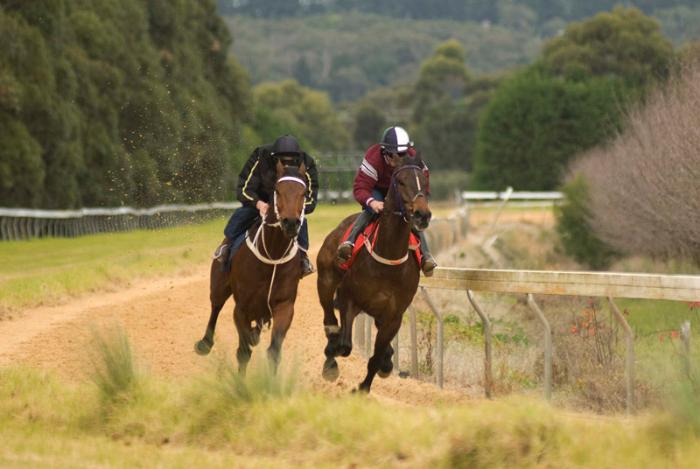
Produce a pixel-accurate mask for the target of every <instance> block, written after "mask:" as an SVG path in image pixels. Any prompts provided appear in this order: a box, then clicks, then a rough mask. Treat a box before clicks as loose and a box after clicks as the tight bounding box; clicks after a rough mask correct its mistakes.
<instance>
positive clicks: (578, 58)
mask: <svg viewBox="0 0 700 469" xmlns="http://www.w3.org/2000/svg"><path fill="white" fill-rule="evenodd" d="M672 59H673V47H672V45H671V43H670V41H669V40H668V39H666V38H665V37H664V36H663V35H662V33H661V31H660V28H659V24H658V23H657V22H656V21H655V20H654V19H652V18H650V17H648V16H646V15H644V14H643V13H642V12H641V11H639V10H637V9H634V8H622V7H617V8H615V9H614V10H613V11H612V12H606V13H599V14H598V15H596V16H595V17H593V18H591V19H589V20H587V21H584V22H581V23H573V24H571V25H570V26H569V27H568V28H567V29H566V31H565V33H564V35H562V36H561V37H558V38H555V39H553V40H551V41H550V42H548V43H547V44H546V45H545V47H544V51H543V54H542V58H541V64H542V66H543V67H544V70H546V71H547V72H548V73H550V74H552V75H556V76H561V77H564V78H567V79H573V80H585V79H588V78H590V77H597V76H615V77H619V78H621V79H622V80H624V81H625V83H627V84H628V85H629V86H633V87H644V86H647V85H649V84H653V83H654V82H657V81H659V80H664V79H665V78H666V77H667V76H668V71H669V65H670V63H671V60H672Z"/></svg>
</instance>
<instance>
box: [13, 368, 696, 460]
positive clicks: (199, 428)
mask: <svg viewBox="0 0 700 469" xmlns="http://www.w3.org/2000/svg"><path fill="white" fill-rule="evenodd" d="M212 379H216V380H218V382H219V385H218V386H215V385H212V383H213V381H212ZM275 379H276V378H267V379H266V380H263V382H268V383H269V382H271V381H274V380H275ZM248 382H249V389H248V391H249V392H251V393H255V394H256V395H258V396H260V397H261V398H259V399H254V400H251V399H246V398H241V396H239V395H237V394H236V393H235V392H222V391H223V390H225V386H223V383H226V380H223V379H221V378H220V377H219V376H218V375H212V376H211V377H209V378H206V379H205V378H201V379H196V380H190V381H188V382H164V381H158V380H155V379H153V378H149V377H147V376H146V377H142V378H141V385H140V386H138V387H134V388H132V391H129V392H128V394H127V395H125V396H124V398H123V399H120V400H119V401H117V402H112V403H105V402H104V401H103V400H101V399H100V397H99V396H100V393H99V392H98V391H97V390H96V389H95V388H94V387H93V386H92V385H90V384H87V383H85V384H78V385H73V386H68V385H66V384H65V383H62V382H60V381H58V380H56V378H54V377H53V376H51V375H48V374H46V373H41V372H39V371H35V370H31V371H30V370H26V369H9V370H8V369H5V370H0V439H2V441H3V444H2V445H1V446H2V447H1V448H0V466H3V467H7V466H13V465H14V466H26V465H31V466H32V467H36V466H39V467H41V466H59V467H72V466H86V465H95V464H102V465H106V466H108V467H114V466H117V467H124V466H127V465H129V466H131V465H136V466H137V467H149V466H152V465H154V462H155V461H159V462H160V464H162V465H165V466H171V465H174V466H180V465H183V466H184V465H185V464H188V465H189V464H191V462H192V461H196V460H200V463H201V462H206V463H208V464H212V465H214V466H217V467H218V466H223V465H226V464H228V465H229V466H230V464H231V462H232V461H233V460H232V459H231V458H233V457H235V458H241V459H240V461H241V464H244V465H248V464H262V465H263V466H270V467H271V466H279V465H282V466H285V465H305V466H313V467H317V466H327V467H330V466H334V467H336V466H337V465H339V464H340V465H343V466H344V467H348V466H352V465H357V466H360V467H366V466H368V465H371V466H383V467H388V466H398V465H402V466H407V467H426V466H434V467H477V468H478V467H621V466H625V465H628V466H630V467H636V466H638V465H641V464H647V465H649V466H650V467H684V465H685V467H690V466H692V463H691V461H696V460H697V457H698V456H700V441H698V440H697V439H696V438H695V436H694V434H693V432H692V429H689V428H685V427H684V426H683V425H682V424H681V423H679V422H678V421H672V420H671V419H670V418H669V417H666V416H654V417H643V418H635V419H633V420H618V419H612V418H610V419H596V418H591V417H584V416H576V415H572V414H563V413H561V412H558V411H556V410H554V409H553V408H551V407H549V406H547V405H546V404H544V403H541V402H538V401H535V400H531V399H522V398H519V399H506V400H502V401H498V402H486V401H477V402H474V403H471V404H468V405H452V404H445V405H442V406H438V407H435V408H423V407H405V406H398V405H394V404H391V403H385V402H382V401H376V400H374V399H372V398H367V397H365V396H350V395H348V396H346V397H340V398H332V397H329V396H323V395H318V394H315V393H313V392H308V391H306V390H304V389H303V388H299V389H298V390H297V391H296V392H294V391H292V392H285V393H275V392H271V391H269V388H267V387H266V386H265V385H260V384H256V383H259V382H260V381H256V380H248ZM278 388H279V387H278ZM104 406H110V408H109V409H108V411H107V412H105V410H104ZM236 460H238V459H236ZM199 465H201V464H199Z"/></svg>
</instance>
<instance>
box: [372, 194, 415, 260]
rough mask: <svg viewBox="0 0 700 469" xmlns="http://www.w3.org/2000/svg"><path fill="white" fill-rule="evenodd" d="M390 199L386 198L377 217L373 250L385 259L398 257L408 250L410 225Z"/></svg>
mask: <svg viewBox="0 0 700 469" xmlns="http://www.w3.org/2000/svg"><path fill="white" fill-rule="evenodd" d="M393 205H394V204H393V203H392V202H391V200H387V201H386V202H385V205H384V210H383V211H382V214H381V216H380V217H379V226H378V230H379V233H377V241H376V242H375V244H374V251H375V252H376V253H377V254H379V255H380V256H382V257H385V258H387V259H400V258H401V257H403V256H405V255H406V253H407V252H408V238H409V236H410V234H411V227H410V226H409V224H408V223H406V221H405V220H404V219H403V217H402V216H401V215H396V214H395V213H394V211H395V210H396V209H395V208H394V206H393Z"/></svg>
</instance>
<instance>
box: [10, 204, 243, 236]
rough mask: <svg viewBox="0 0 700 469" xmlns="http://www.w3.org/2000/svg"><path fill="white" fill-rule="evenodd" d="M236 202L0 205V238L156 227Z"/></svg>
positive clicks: (202, 216)
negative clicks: (72, 207)
mask: <svg viewBox="0 0 700 469" xmlns="http://www.w3.org/2000/svg"><path fill="white" fill-rule="evenodd" d="M237 207H240V203H238V202H230V203H229V202H213V203H208V204H196V205H158V206H155V207H149V208H132V207H116V208H82V209H78V210H33V209H21V208H20V209H13V208H0V240H2V241H12V240H20V239H29V238H39V237H47V236H52V237H76V236H84V235H89V234H96V233H107V232H116V231H130V230H137V229H158V228H167V227H171V226H177V225H182V224H187V223H196V222H200V221H204V220H208V219H211V218H213V217H216V216H222V215H225V214H229V213H230V212H231V210H233V209H235V208H237Z"/></svg>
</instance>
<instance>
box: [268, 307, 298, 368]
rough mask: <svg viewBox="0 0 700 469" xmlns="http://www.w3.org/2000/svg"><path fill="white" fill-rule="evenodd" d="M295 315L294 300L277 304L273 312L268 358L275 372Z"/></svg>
mask: <svg viewBox="0 0 700 469" xmlns="http://www.w3.org/2000/svg"><path fill="white" fill-rule="evenodd" d="M293 317H294V302H293V301H290V302H286V303H281V304H278V305H277V306H275V308H274V311H273V312H272V333H271V336H272V337H271V338H270V346H269V347H268V348H267V358H268V361H269V364H270V368H271V369H272V372H273V373H275V374H276V373H277V367H278V366H279V363H280V352H281V350H282V342H284V338H285V336H286V335H287V331H288V330H289V326H291V324H292V318H293Z"/></svg>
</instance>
